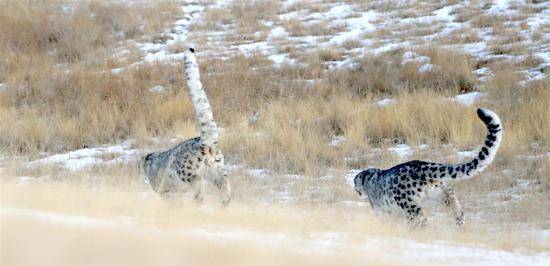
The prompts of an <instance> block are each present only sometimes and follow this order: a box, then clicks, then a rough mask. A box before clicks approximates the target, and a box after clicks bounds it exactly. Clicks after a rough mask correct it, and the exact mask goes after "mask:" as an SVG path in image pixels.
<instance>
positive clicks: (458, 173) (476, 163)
mask: <svg viewBox="0 0 550 266" xmlns="http://www.w3.org/2000/svg"><path fill="white" fill-rule="evenodd" d="M477 116H479V118H480V119H481V121H483V123H485V125H486V126H487V131H488V133H487V137H486V138H485V143H484V144H483V146H482V147H481V149H480V151H479V153H478V154H477V156H476V157H475V158H474V159H472V160H471V161H469V162H465V163H461V164H457V165H453V166H451V167H448V171H449V172H450V173H449V175H450V177H451V178H456V179H466V178H470V177H473V176H474V175H475V174H477V173H479V172H481V171H483V169H485V167H487V166H488V165H489V164H490V163H491V162H492V161H493V159H494V158H495V155H496V153H497V151H498V148H499V147H500V142H501V140H502V124H501V122H500V118H499V117H498V116H497V114H495V113H494V112H493V111H491V110H487V109H481V108H479V109H477ZM453 172H454V173H453Z"/></svg>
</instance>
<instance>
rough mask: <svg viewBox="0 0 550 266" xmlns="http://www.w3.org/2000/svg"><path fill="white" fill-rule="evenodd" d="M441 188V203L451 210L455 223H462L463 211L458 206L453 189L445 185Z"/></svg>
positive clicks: (459, 224)
mask: <svg viewBox="0 0 550 266" xmlns="http://www.w3.org/2000/svg"><path fill="white" fill-rule="evenodd" d="M441 190H442V191H443V203H444V204H445V206H447V207H448V208H450V209H451V211H452V212H453V215H454V216H455V219H456V224H457V225H458V226H461V225H463V224H464V212H463V211H462V207H461V206H460V202H459V201H458V199H457V198H456V195H455V193H454V191H453V190H452V189H451V188H450V187H447V186H446V185H442V186H441Z"/></svg>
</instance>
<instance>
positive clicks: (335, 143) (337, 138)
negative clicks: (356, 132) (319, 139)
mask: <svg viewBox="0 0 550 266" xmlns="http://www.w3.org/2000/svg"><path fill="white" fill-rule="evenodd" d="M345 140H346V138H345V137H344V136H334V137H333V138H332V141H331V142H330V143H329V144H328V145H329V146H331V147H338V146H340V143H342V142H344V141H345Z"/></svg>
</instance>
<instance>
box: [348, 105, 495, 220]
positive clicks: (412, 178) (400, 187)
mask: <svg viewBox="0 0 550 266" xmlns="http://www.w3.org/2000/svg"><path fill="white" fill-rule="evenodd" d="M477 115H478V116H479V118H480V119H481V120H482V121H483V123H485V125H486V126H487V130H488V134H487V137H486V138H485V142H484V144H483V145H482V147H481V149H480V151H479V153H478V154H477V156H476V157H475V158H474V159H473V160H471V161H469V162H465V163H460V164H440V163H430V162H424V161H410V162H406V163H403V164H399V165H396V166H394V167H392V168H390V169H386V170H381V169H376V168H370V169H367V170H365V171H362V172H360V173H359V174H357V175H356V176H355V179H354V183H355V190H356V191H357V193H359V195H360V196H361V195H366V196H367V197H368V200H369V202H370V204H371V206H372V207H373V209H374V210H375V211H383V212H390V213H392V212H395V211H397V212H401V213H402V212H404V213H405V215H406V216H407V217H408V219H409V221H410V222H413V223H414V224H424V223H425V221H426V218H425V216H424V214H423V210H422V207H421V205H422V202H423V200H424V198H425V197H426V195H427V193H426V192H427V191H428V190H434V189H435V190H439V191H440V192H442V195H443V200H444V203H445V205H446V206H448V207H450V208H451V210H452V211H453V213H454V215H455V218H456V222H457V224H458V225H462V224H463V223H464V213H463V211H462V209H461V207H460V203H459V202H458V200H457V198H456V197H455V195H454V192H453V190H452V189H451V188H449V187H447V185H446V184H445V181H446V180H449V179H466V178H471V177H473V176H474V175H475V174H476V173H479V172H481V171H482V170H483V169H485V168H486V167H487V166H488V165H489V164H490V163H491V162H492V161H493V159H494V158H495V154H496V153H497V151H498V148H499V146H500V142H501V139H502V125H501V122H500V119H499V117H498V116H497V115H496V114H495V113H494V112H492V111H490V110H486V109H478V110H477Z"/></svg>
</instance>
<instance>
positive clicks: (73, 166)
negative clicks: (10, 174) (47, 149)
mask: <svg viewBox="0 0 550 266" xmlns="http://www.w3.org/2000/svg"><path fill="white" fill-rule="evenodd" d="M130 144H131V141H125V142H124V143H122V144H121V145H115V146H104V147H99V148H85V149H80V150H76V151H71V152H68V153H62V154H55V155H51V156H48V157H46V158H43V159H39V160H35V161H32V162H28V163H26V164H25V165H26V166H27V167H33V166H37V165H44V164H55V165H59V166H61V167H64V168H65V169H67V170H70V171H79V170H83V169H86V168H90V167H92V166H95V165H99V164H102V163H109V164H114V163H129V162H130V161H132V160H134V159H135V158H136V157H137V156H138V154H139V153H140V151H139V150H135V149H130V148H129V147H130ZM101 157H115V158H114V159H111V160H104V159H103V158H101Z"/></svg>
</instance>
